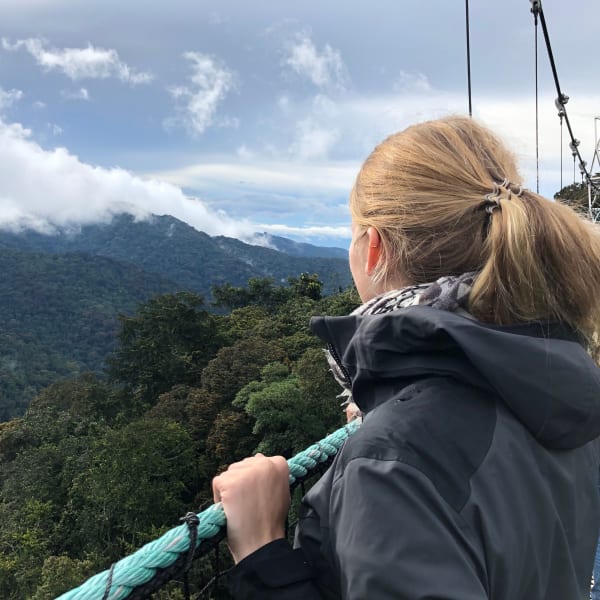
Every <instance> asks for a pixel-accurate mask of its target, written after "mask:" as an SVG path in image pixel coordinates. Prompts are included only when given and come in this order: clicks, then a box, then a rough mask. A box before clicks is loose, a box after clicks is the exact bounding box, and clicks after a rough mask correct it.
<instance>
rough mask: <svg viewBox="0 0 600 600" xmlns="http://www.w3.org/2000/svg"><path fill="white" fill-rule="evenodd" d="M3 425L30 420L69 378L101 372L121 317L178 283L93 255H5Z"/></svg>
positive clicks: (1, 290) (0, 323)
mask: <svg viewBox="0 0 600 600" xmlns="http://www.w3.org/2000/svg"><path fill="white" fill-rule="evenodd" d="M0 272H1V273H2V284H0V315H2V317H1V320H0V421H3V420H6V419H8V418H10V417H11V416H15V415H18V414H22V412H23V411H24V410H25V408H26V407H27V405H28V404H29V401H30V400H31V399H32V398H33V397H34V396H35V394H36V393H37V392H39V390H40V389H41V388H43V387H45V386H47V385H49V384H50V383H52V382H53V381H56V380H57V379H58V378H61V377H72V376H76V375H78V374H80V373H82V372H85V371H98V370H100V369H101V368H102V365H103V362H104V360H105V359H106V356H107V355H108V354H109V353H110V352H111V351H112V350H113V349H114V347H115V344H116V335H117V332H118V329H119V322H118V319H117V315H118V314H119V313H130V314H131V313H133V312H134V310H135V309H136V307H137V305H138V304H139V303H140V302H143V301H146V300H148V299H149V298H150V297H151V296H153V295H155V294H160V293H165V292H174V291H177V289H178V287H179V286H178V285H177V284H175V283H173V282H172V281H168V280H167V279H165V278H164V277H161V276H159V275H155V274H150V273H146V272H145V271H143V270H142V269H140V268H139V267H136V266H135V265H131V264H127V263H121V262H118V261H115V260H112V259H109V258H105V257H101V256H89V255H85V254H39V253H31V252H20V251H16V250H0Z"/></svg>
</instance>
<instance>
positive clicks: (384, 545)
mask: <svg viewBox="0 0 600 600" xmlns="http://www.w3.org/2000/svg"><path fill="white" fill-rule="evenodd" d="M350 211H351V214H352V232H353V234H352V243H351V246H350V268H351V271H352V275H353V278H354V281H355V283H356V287H357V289H358V291H359V294H360V297H361V299H362V301H363V302H364V304H363V305H362V306H361V307H360V308H359V309H357V310H356V311H355V312H354V313H353V314H352V315H350V316H348V317H319V318H315V319H313V321H312V323H311V326H312V329H313V331H314V332H315V333H316V334H317V335H319V336H320V337H322V338H323V339H324V340H325V341H326V342H327V343H328V344H329V351H330V355H331V362H332V364H333V367H334V369H333V370H334V374H335V375H336V377H337V378H338V380H339V381H340V382H341V383H342V385H343V386H344V387H345V388H346V389H348V390H350V391H351V393H352V396H353V401H354V402H355V403H356V404H357V405H358V407H359V408H360V410H361V411H362V414H363V417H364V422H363V425H362V426H361V428H360V429H359V431H358V432H357V433H356V434H355V435H353V436H352V437H351V438H350V439H349V440H348V441H347V442H346V444H345V445H344V447H343V448H342V450H341V451H340V453H339V454H338V456H337V457H336V459H335V461H334V463H333V465H332V466H331V467H330V469H329V470H328V471H327V473H326V474H325V475H324V476H323V477H322V478H321V480H320V481H319V482H318V484H316V485H315V486H314V487H313V488H312V489H311V491H310V492H309V493H308V494H307V495H306V497H305V498H304V500H303V507H302V514H301V520H300V522H299V525H298V528H297V531H296V542H295V546H296V550H292V548H291V546H289V545H288V543H287V542H286V541H285V540H284V539H283V537H284V520H285V515H286V511H287V508H288V505H289V492H288V489H287V465H286V462H285V460H284V459H283V458H282V457H272V458H267V457H263V456H261V455H257V456H256V457H253V458H250V459H246V460H245V461H242V462H241V463H237V464H235V465H232V466H231V467H230V468H229V470H228V471H227V472H225V473H224V474H222V475H220V476H219V477H217V478H215V480H214V486H213V488H214V495H215V501H221V502H222V503H223V506H224V509H225V512H226V514H227V526H228V534H227V535H228V543H229V547H230V550H231V552H232V554H233V557H234V560H235V562H236V563H237V565H236V567H235V568H234V569H233V572H232V582H233V589H234V595H235V596H236V597H237V598H278V599H287V598H302V599H304V600H311V599H313V598H348V599H365V598H369V599H371V598H373V599H376V600H378V599H392V598H402V599H411V600H413V599H414V600H417V599H423V600H425V599H428V600H432V599H442V598H443V599H445V600H475V599H477V600H480V599H483V598H493V599H494V600H517V599H523V600H536V599H539V600H541V599H544V600H575V599H582V598H584V597H585V596H586V594H589V582H590V573H591V570H592V563H593V558H594V550H595V547H596V539H597V533H598V528H599V525H600V510H599V508H600V507H599V501H598V493H597V488H596V483H597V474H598V463H599V458H598V445H597V442H596V437H597V436H598V435H599V434H600V370H599V369H598V368H597V366H596V364H595V363H594V361H593V360H592V359H591V358H590V356H589V353H588V351H591V352H595V347H596V345H597V341H598V331H599V328H600V302H598V299H600V239H599V234H598V231H597V230H596V229H594V228H593V226H592V225H591V224H590V223H587V222H585V221H584V220H583V219H581V218H580V217H579V216H578V215H576V214H575V213H574V212H573V211H572V210H571V209H570V208H567V207H566V206H563V205H561V204H559V203H556V202H550V201H548V200H545V199H544V198H542V197H540V196H538V195H537V194H534V193H532V192H530V191H527V190H524V189H523V188H522V187H521V186H520V178H519V175H518V172H517V169H516V166H515V162H514V159H513V157H512V155H511V154H510V153H509V152H508V151H507V150H506V149H505V147H504V146H503V145H502V143H501V142H500V141H499V140H498V139H497V138H496V137H495V136H494V135H493V134H492V133H491V132H489V131H488V130H487V129H485V128H483V127H481V126H480V125H478V124H477V123H476V122H474V121H472V120H469V119H465V118H460V117H451V118H446V119H442V120H439V121H431V122H427V123H422V124H419V125H415V126H413V127H410V128H408V129H407V130H405V131H404V132H402V133H399V134H396V135H393V136H391V137H390V138H388V139H387V140H385V141H384V142H383V143H382V144H380V145H379V146H377V148H375V150H374V151H373V153H372V154H371V155H370V156H369V158H368V159H367V160H366V162H365V164H364V165H363V167H362V169H361V171H360V173H359V174H358V177H357V180H356V184H355V186H354V189H353V191H352V194H351V198H350Z"/></svg>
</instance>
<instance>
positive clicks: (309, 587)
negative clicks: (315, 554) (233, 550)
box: [229, 539, 321, 600]
mask: <svg viewBox="0 0 600 600" xmlns="http://www.w3.org/2000/svg"><path fill="white" fill-rule="evenodd" d="M314 578H315V572H314V570H313V569H312V568H311V567H310V565H309V564H308V563H307V562H306V561H305V559H304V554H303V552H302V550H300V549H296V550H293V549H292V547H291V546H290V544H289V543H288V542H287V541H286V540H283V539H282V540H275V541H274V542H271V543H270V544H266V545H265V546H263V547H262V548H259V549H258V550H256V551H255V552H253V553H252V554H250V555H249V556H247V557H246V558H244V560H242V561H240V562H239V563H238V564H237V565H236V566H235V567H233V569H232V570H231V571H230V572H229V583H230V587H231V592H232V594H233V597H234V598H236V600H255V599H256V600H258V599H262V600H270V599H271V598H272V599H278V600H279V599H280V600H319V599H320V598H321V595H320V594H319V592H318V590H317V588H316V587H315V586H314V584H313V580H314Z"/></svg>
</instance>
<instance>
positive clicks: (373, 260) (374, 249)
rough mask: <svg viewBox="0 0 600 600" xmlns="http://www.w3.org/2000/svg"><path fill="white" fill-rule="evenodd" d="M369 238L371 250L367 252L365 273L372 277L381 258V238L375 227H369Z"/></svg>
mask: <svg viewBox="0 0 600 600" xmlns="http://www.w3.org/2000/svg"><path fill="white" fill-rule="evenodd" d="M367 236H368V238H369V249H368V252H367V264H366V265H365V273H366V274H367V275H371V273H373V270H374V269H375V267H376V266H377V263H378V262H379V259H380V258H381V252H382V249H381V236H380V235H379V231H377V229H375V227H369V229H367Z"/></svg>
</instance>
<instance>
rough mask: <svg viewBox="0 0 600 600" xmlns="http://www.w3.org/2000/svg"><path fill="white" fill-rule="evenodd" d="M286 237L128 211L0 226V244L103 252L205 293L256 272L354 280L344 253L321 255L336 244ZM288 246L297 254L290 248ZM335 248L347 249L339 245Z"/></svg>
mask: <svg viewBox="0 0 600 600" xmlns="http://www.w3.org/2000/svg"><path fill="white" fill-rule="evenodd" d="M282 240H283V238H274V243H275V244H277V243H278V244H280V245H281V247H282V248H283V249H284V251H283V252H280V251H277V250H273V249H271V248H266V247H261V246H254V245H250V244H245V243H243V242H240V241H239V240H235V239H232V238H226V237H222V236H220V237H215V238H212V237H210V236H209V235H207V234H206V233H203V232H201V231H197V230H196V229H194V228H193V227H190V226H189V225H187V224H186V223H183V222H182V221H179V220H178V219H175V218H174V217H170V216H154V217H152V218H151V219H148V220H145V221H135V220H134V218H133V217H132V216H131V215H126V214H123V215H118V216H116V217H114V219H113V220H112V222H111V223H108V224H97V225H86V226H83V227H81V229H78V230H76V231H66V230H65V231H59V232H57V233H55V234H53V235H45V234H41V233H38V232H36V231H31V230H29V231H23V232H19V233H12V232H8V231H0V248H13V249H17V250H27V251H33V252H52V253H66V252H84V253H87V254H92V255H98V256H105V257H108V258H113V259H115V260H119V261H122V262H128V263H132V264H134V265H137V266H138V267H141V268H142V269H144V270H145V271H148V272H149V273H156V274H158V275H161V276H162V277H166V278H167V279H170V280H172V281H174V282H175V283H177V284H178V285H179V286H180V287H181V288H184V289H189V290H194V291H196V292H200V293H201V294H203V295H204V296H205V297H206V298H207V299H208V298H209V297H210V293H211V287H212V286H214V285H221V284H224V283H230V284H232V285H235V286H242V285H245V284H246V283H247V282H248V280H249V279H251V278H253V277H271V278H273V279H274V280H275V281H278V282H281V283H284V282H286V281H287V278H288V277H290V276H298V275H300V273H317V274H318V275H319V277H320V278H321V281H323V283H324V291H325V292H326V293H331V292H334V291H337V290H338V289H340V288H342V289H343V288H346V287H347V286H349V285H350V284H351V277H350V271H349V269H348V261H347V258H346V257H345V256H344V257H343V258H332V257H323V256H322V254H326V255H327V254H328V255H330V254H331V252H332V250H331V249H319V248H318V247H316V246H310V245H309V244H304V245H303V244H296V243H295V242H291V240H289V241H288V242H287V243H286V242H284V241H282ZM288 250H289V251H290V252H293V253H294V255H291V254H287V253H286V251H288ZM334 252H337V253H338V254H339V253H342V254H344V255H345V252H344V251H343V250H340V249H337V250H335V251H334Z"/></svg>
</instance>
